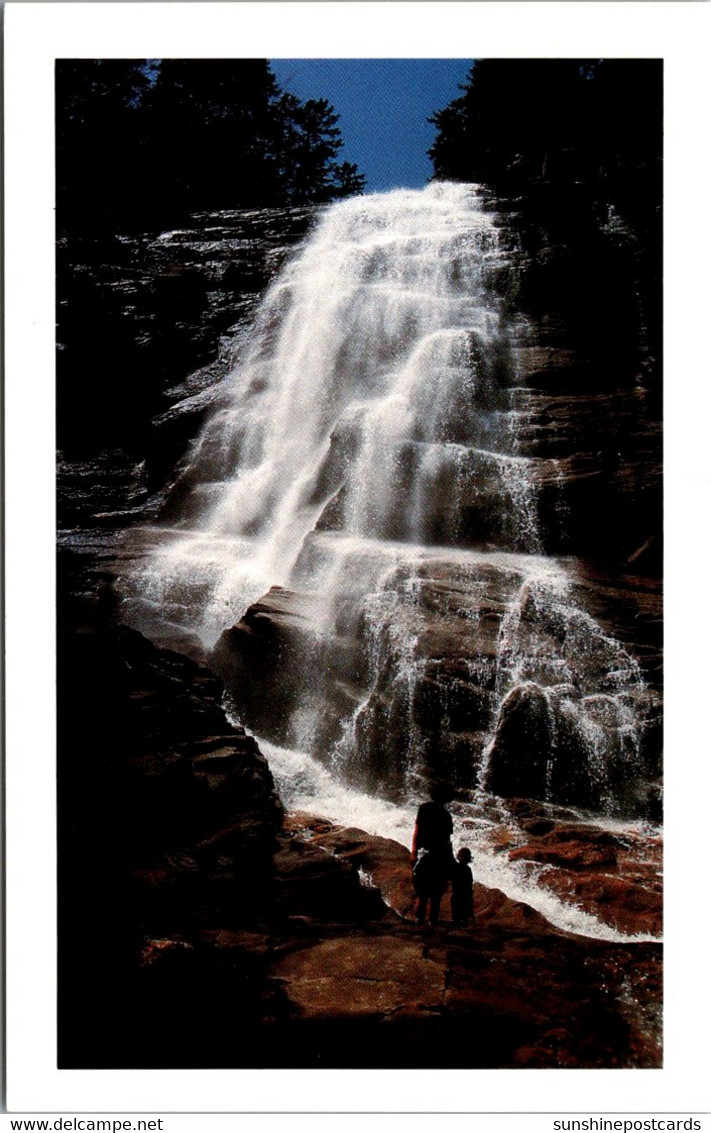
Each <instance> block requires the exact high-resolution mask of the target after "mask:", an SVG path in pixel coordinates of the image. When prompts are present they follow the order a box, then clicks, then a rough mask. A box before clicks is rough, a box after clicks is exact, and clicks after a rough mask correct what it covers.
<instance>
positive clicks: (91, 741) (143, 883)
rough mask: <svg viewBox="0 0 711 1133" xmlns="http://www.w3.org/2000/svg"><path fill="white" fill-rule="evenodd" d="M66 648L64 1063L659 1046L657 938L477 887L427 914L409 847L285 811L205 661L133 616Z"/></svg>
mask: <svg viewBox="0 0 711 1133" xmlns="http://www.w3.org/2000/svg"><path fill="white" fill-rule="evenodd" d="M60 662H61V664H60V680H61V682H62V686H63V689H62V691H63V696H62V698H61V701H60V703H61V704H62V705H63V708H62V713H61V717H60V743H59V759H60V766H61V771H62V774H61V776H60V796H61V802H62V806H61V809H60V815H61V825H60V831H59V865H60V872H59V884H60V984H59V991H60V1023H61V1026H60V1065H61V1066H62V1067H63V1068H70V1067H76V1068H79V1067H94V1068H102V1067H116V1068H120V1067H134V1068H135V1067H174V1068H179V1067H186V1068H190V1067H210V1066H214V1067H241V1066H243V1067H248V1066H265V1065H266V1066H275V1067H278V1066H284V1067H286V1066H293V1067H309V1066H310V1067H316V1066H324V1067H326V1066H331V1067H351V1068H359V1067H364V1068H367V1067H378V1066H381V1067H398V1066H410V1067H415V1066H422V1067H428V1066H432V1067H435V1066H438V1067H446V1066H451V1067H457V1066H468V1067H479V1066H502V1067H505V1066H512V1067H513V1066H580V1067H583V1066H590V1067H592V1066H600V1067H605V1066H610V1067H612V1066H656V1065H658V1064H659V1049H658V1012H659V995H660V992H659V983H660V973H659V959H660V956H659V954H660V948H659V946H658V945H655V944H635V945H632V944H609V943H605V942H602V941H599V940H590V939H584V938H581V937H574V936H570V935H568V934H566V933H563V932H560V931H558V930H556V929H554V928H553V927H552V926H551V925H549V924H548V923H547V922H546V921H545V920H544V919H543V918H542V917H541V916H540V915H539V914H538V913H536V912H534V911H533V910H532V909H530V908H528V907H527V906H525V905H522V904H520V903H517V902H514V901H511V900H509V899H508V898H506V897H505V896H504V895H503V894H502V893H500V892H498V891H496V890H491V889H485V888H484V887H482V886H480V885H477V886H476V889H475V924H474V927H473V928H472V929H469V930H457V931H455V930H453V929H451V928H450V927H449V926H448V925H447V924H446V923H445V924H444V925H443V926H442V927H441V928H438V929H432V930H426V931H422V930H419V929H417V927H416V926H415V925H414V924H413V923H412V921H411V920H410V919H409V914H410V909H411V900H412V894H411V888H410V872H409V862H408V854H407V850H406V849H405V848H404V847H402V846H399V844H398V843H395V842H392V841H390V840H388V839H382V838H377V837H373V836H371V835H368V834H366V833H364V832H363V831H359V830H355V829H350V828H339V827H337V826H334V825H333V824H331V823H328V822H326V821H325V820H323V819H319V818H316V817H313V816H306V815H293V816H288V817H287V818H286V820H284V818H283V811H282V808H281V804H280V803H279V800H278V798H277V797H276V795H275V792H274V787H273V782H272V778H271V774H270V773H269V770H268V767H267V766H266V763H265V761H264V759H263V757H262V756H261V755H260V753H259V751H258V749H257V746H256V744H255V743H254V741H253V740H252V739H251V738H250V737H249V736H247V735H245V733H244V732H243V731H242V730H241V729H240V728H232V727H231V726H230V725H229V724H228V722H227V720H226V718H225V717H224V714H223V712H222V709H221V708H220V704H219V697H220V684H219V682H218V681H217V680H216V678H215V677H214V676H213V675H212V674H211V673H210V672H209V671H208V670H206V669H205V668H203V667H201V666H199V665H197V664H196V663H194V662H192V661H190V660H189V659H187V658H185V657H182V656H180V655H178V654H174V653H171V652H169V651H167V650H159V649H156V648H155V647H153V646H152V645H151V644H150V643H149V642H147V641H146V639H145V638H142V637H141V635H140V634H137V633H135V632H133V631H127V630H125V629H122V628H119V629H115V630H107V631H105V632H102V633H98V632H91V631H90V630H89V629H87V628H84V629H77V630H76V631H75V632H74V633H71V634H64V635H62V639H61V640H60ZM561 836H562V835H561ZM70 1005H71V1006H70ZM107 1018H110V1019H111V1021H112V1025H111V1027H110V1028H106V1027H105V1026H100V1022H101V1020H104V1021H105V1020H106V1019H107ZM137 1018H143V1019H150V1020H152V1024H151V1026H150V1027H147V1028H146V1027H144V1028H142V1029H140V1031H137V1029H136V1019H137ZM236 1020H239V1022H238V1024H237V1023H236Z"/></svg>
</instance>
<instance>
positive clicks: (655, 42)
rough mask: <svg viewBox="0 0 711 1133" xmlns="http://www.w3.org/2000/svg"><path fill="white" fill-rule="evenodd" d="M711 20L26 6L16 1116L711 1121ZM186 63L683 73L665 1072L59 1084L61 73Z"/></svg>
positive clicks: (18, 437) (11, 773)
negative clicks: (57, 213) (515, 64)
mask: <svg viewBox="0 0 711 1133" xmlns="http://www.w3.org/2000/svg"><path fill="white" fill-rule="evenodd" d="M710 15H711V9H710V8H709V6H708V5H706V4H693V3H691V4H688V3H636V4H624V3H623V4H619V3H609V4H596V3H592V4H588V3H575V4H569V5H566V4H560V3H556V2H554V3H541V4H539V3H530V2H524V3H507V4H491V3H483V4H479V3H461V2H460V3H451V4H450V3H430V2H425V3H396V4H383V3H360V4H350V3H337V4H334V3H328V2H326V3H324V2H318V3H314V4H304V3H268V4H241V3H229V4H224V3H223V4H171V5H168V4H165V3H158V4H123V3H118V4H114V3H111V4H86V3H85V4H62V3H58V4H25V3H17V4H15V3H10V4H8V5H7V7H6V77H5V86H6V153H7V173H6V209H7V213H6V215H7V220H6V314H7V335H6V360H7V398H6V407H7V433H6V436H7V450H6V451H7V479H6V496H7V560H6V578H7V594H8V613H7V657H8V669H7V703H8V709H7V780H6V781H7V798H8V817H7V840H8V875H7V879H8V886H7V915H8V922H7V959H8V996H7V1022H8V1106H9V1108H10V1109H11V1110H12V1111H14V1112H18V1111H19V1112H39V1111H45V1112H62V1111H63V1112H67V1111H69V1112H72V1111H75V1112H76V1111H84V1112H90V1111H94V1112H98V1111H104V1112H106V1111H110V1112H126V1111H134V1112H136V1111H144V1112H146V1111H154V1112H155V1111H163V1112H175V1113H186V1112H188V1111H223V1112H225V1111H226V1112H233V1111H242V1112H244V1111H259V1112H273V1111H275V1110H281V1111H283V1110H298V1111H314V1110H317V1111H329V1110H330V1111H343V1110H345V1111H353V1110H370V1111H373V1110H392V1111H403V1110H405V1111H427V1110H442V1111H457V1110H458V1111H460V1112H461V1111H472V1110H473V1111H479V1112H482V1111H487V1110H488V1111H494V1112H499V1111H501V1110H514V1111H548V1112H549V1111H551V1110H558V1109H567V1110H569V1111H571V1112H573V1111H575V1112H578V1113H580V1112H581V1111H588V1112H590V1113H593V1114H594V1113H595V1112H599V1111H600V1110H607V1111H613V1110H618V1111H635V1112H636V1111H641V1110H644V1111H646V1112H652V1111H657V1112H660V1111H663V1110H666V1111H686V1112H689V1111H702V1110H704V1108H708V1103H709V1087H708V1085H707V1077H708V1048H707V1040H706V1034H707V1029H708V1018H709V997H708V975H707V973H708V968H709V964H708V960H707V958H706V944H707V942H708V931H707V926H708V914H707V912H706V906H707V903H708V885H707V884H705V882H706V876H707V873H706V870H707V867H706V868H705V866H704V851H705V846H704V842H703V835H702V831H704V830H705V823H706V820H707V814H708V805H709V803H708V800H709V795H710V793H711V792H709V789H708V788H709V774H708V762H709V760H708V740H707V735H708V731H709V729H708V724H707V723H705V721H704V720H703V717H702V712H703V708H704V707H705V703H704V702H705V700H706V701H708V696H707V694H706V684H707V674H706V672H705V670H704V665H703V656H702V653H701V648H698V649H697V650H696V651H695V650H694V648H693V647H694V641H695V640H697V641H699V644H700V645H701V644H703V643H704V642H705V641H706V640H707V637H708V625H706V624H704V615H706V619H707V618H708V614H707V612H706V606H707V604H708V599H707V597H706V591H707V589H708V586H707V580H706V570H705V567H706V559H705V557H704V555H703V551H704V538H703V528H704V524H705V522H706V520H707V517H708V507H706V508H704V506H703V505H704V503H705V501H706V500H707V499H708V494H707V492H704V489H708V486H709V483H708V482H709V476H708V470H707V469H708V463H707V461H706V459H705V458H706V448H707V447H708V441H707V439H706V435H705V433H706V427H707V422H708V420H709V415H708V394H707V390H706V384H707V382H708V355H709V349H708V346H707V338H708V324H709V313H708V285H707V281H706V275H707V270H708V265H709V263H711V256H710V255H709V250H710V249H709V228H708V222H707V220H706V214H707V200H706V195H707V193H708V189H709V184H710V183H711V179H710V178H709V152H708V123H709V110H710V109H711V105H710V102H711V100H710V99H709V77H708V75H709V66H708V53H709V48H710V47H711V36H710V35H709V27H710V21H709V17H710ZM170 55H175V56H181V55H182V56H189V57H198V56H202V57H210V56H212V57H217V56H223V57H224V56H225V55H235V56H243V57H244V56H267V57H272V58H274V57H278V56H282V57H290V58H294V57H296V56H303V57H314V56H330V57H354V58H355V57H371V58H372V57H381V58H387V57H395V56H399V57H422V58H427V57H466V58H474V57H484V56H499V57H502V56H508V57H515V56H553V55H558V56H575V57H585V58H602V57H605V56H652V57H660V56H663V57H664V59H665V75H666V91H667V94H666V107H667V109H666V123H667V196H666V231H667V239H666V282H667V308H666V310H667V321H666V332H667V346H666V358H667V388H668V389H669V390H670V396H669V398H668V403H667V409H666V437H667V442H666V450H667V478H668V487H669V499H670V500H671V502H672V505H673V506H671V507H670V506H669V505H668V506H667V517H666V533H667V540H668V544H669V545H670V547H671V550H672V555H671V558H670V568H671V569H670V572H669V574H668V583H669V584H670V592H669V597H668V600H667V656H668V659H669V664H668V701H667V759H666V766H667V793H668V797H669V798H670V800H671V802H670V808H669V823H668V839H669V842H668V845H669V850H668V854H667V863H668V864H667V890H666V891H667V899H666V910H667V915H666V936H667V940H668V942H669V943H668V957H667V966H666V972H667V993H666V994H667V999H666V1010H665V1032H666V1033H665V1069H664V1070H659V1071H642V1072H640V1071H633V1072H628V1071H506V1070H501V1071H496V1072H484V1071H451V1072H440V1073H436V1072H434V1071H431V1072H421V1071H420V1072H416V1073H415V1072H407V1071H388V1072H377V1073H376V1072H373V1073H365V1072H358V1071H343V1072H340V1071H299V1072H290V1071H258V1072H254V1071H251V1072H244V1071H239V1070H234V1071H211V1072H202V1071H195V1072H185V1071H179V1072H178V1071H175V1072H173V1071H162V1072H148V1071H144V1072H128V1071H115V1072H114V1071H58V1070H57V1069H56V1065H55V1017H54V1010H55V991H56V989H55V974H54V973H55V954H54V950H55V895H54V864H55V846H54V821H55V817H54V727H55V704H54V640H53V625H54V595H53V561H54V523H53V504H54V499H53V492H54V480H53V476H54V463H53V460H54V457H53V447H54V439H53V436H54V405H53V366H54V362H53V338H54V334H53V323H54V314H53V212H52V210H53V157H52V152H53V122H52V111H53V96H52V85H53V69H54V60H55V58H56V57H79V56H85V57H102V56H105V57H109V56H115V57H120V56H129V57H140V58H147V57H156V58H157V57H161V56H170ZM601 333H604V328H601ZM699 492H700V493H703V494H697V493H699ZM694 713H695V714H696V718H695V716H694ZM705 926H706V927H705ZM89 946H91V945H89ZM535 979H536V973H535V972H531V980H532V982H533V981H535ZM107 1026H110V1020H107ZM159 1029H160V1028H159V1027H158V1030H159ZM452 1120H457V1121H459V1120H460V1119H454V1118H452ZM489 1121H490V1122H491V1127H492V1128H495V1129H497V1128H499V1127H500V1126H499V1123H496V1124H494V1119H493V1118H491V1119H489ZM297 1124H298V1125H299V1126H300V1125H301V1124H302V1122H300V1121H299V1122H298V1123H297ZM409 1124H412V1122H409ZM544 1127H545V1128H552V1119H550V1120H549V1121H548V1122H547V1124H546V1125H545V1126H544V1125H542V1124H541V1125H538V1123H536V1124H535V1126H534V1125H533V1124H531V1122H530V1121H529V1123H528V1125H527V1128H544Z"/></svg>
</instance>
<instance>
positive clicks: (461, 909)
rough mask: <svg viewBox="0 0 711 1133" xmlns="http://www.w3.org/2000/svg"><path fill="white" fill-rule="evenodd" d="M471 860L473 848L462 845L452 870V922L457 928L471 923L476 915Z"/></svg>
mask: <svg viewBox="0 0 711 1133" xmlns="http://www.w3.org/2000/svg"><path fill="white" fill-rule="evenodd" d="M471 860H472V855H471V850H468V849H467V847H466V846H462V848H461V850H460V851H459V853H458V854H457V860H456V862H455V863H454V869H453V871H452V922H453V924H454V927H455V928H462V927H463V926H464V925H467V924H469V922H470V920H472V919H473V917H474V895H473V885H474V880H473V878H472V871H471V869H470V868H469V862H470V861H471Z"/></svg>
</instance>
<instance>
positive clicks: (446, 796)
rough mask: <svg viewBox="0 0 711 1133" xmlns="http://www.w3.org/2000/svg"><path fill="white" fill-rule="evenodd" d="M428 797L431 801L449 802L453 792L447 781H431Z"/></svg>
mask: <svg viewBox="0 0 711 1133" xmlns="http://www.w3.org/2000/svg"><path fill="white" fill-rule="evenodd" d="M430 798H431V799H432V802H433V803H451V801H452V799H453V798H454V792H453V790H452V788H451V787H450V785H449V783H443V782H438V783H432V784H431V786H430Z"/></svg>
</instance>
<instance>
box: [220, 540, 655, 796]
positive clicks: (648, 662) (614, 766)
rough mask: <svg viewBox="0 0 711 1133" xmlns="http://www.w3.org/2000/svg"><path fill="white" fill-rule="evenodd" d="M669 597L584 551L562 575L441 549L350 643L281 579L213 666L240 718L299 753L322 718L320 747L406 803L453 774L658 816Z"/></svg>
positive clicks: (398, 576) (383, 601)
mask: <svg viewBox="0 0 711 1133" xmlns="http://www.w3.org/2000/svg"><path fill="white" fill-rule="evenodd" d="M659 600H660V596H659V592H658V589H656V590H655V589H654V588H650V586H648V585H645V584H644V583H643V582H642V581H641V580H639V579H638V578H636V577H635V576H631V575H629V576H627V575H622V574H621V575H619V576H618V577H617V578H616V579H615V580H614V583H612V582H611V581H610V579H609V578H608V579H607V580H606V582H605V583H604V584H603V583H602V582H601V578H600V574H599V572H598V571H596V570H594V569H593V570H591V569H590V568H589V567H588V566H587V564H585V563H583V562H579V563H577V564H575V566H574V570H573V571H572V572H571V570H570V568H569V567H567V568H566V573H565V575H563V573H561V572H557V571H556V569H555V567H554V566H551V565H550V564H549V565H548V566H544V565H543V564H542V563H541V562H540V561H538V562H537V563H536V564H534V567H533V568H532V566H531V563H530V562H528V561H527V560H525V559H523V558H521V557H516V556H485V555H482V556H479V557H476V556H474V557H472V558H470V560H468V561H467V562H464V563H462V564H460V565H458V566H456V567H455V566H453V565H452V564H451V563H444V562H439V561H437V560H436V559H433V560H432V561H431V562H423V563H422V564H420V566H419V568H418V570H417V572H416V574H415V575H414V576H413V575H412V574H411V573H408V572H407V571H405V570H402V571H400V572H398V571H395V572H394V573H393V575H392V579H391V581H390V583H389V584H388V589H387V590H385V591H384V592H383V593H381V595H380V596H379V599H378V602H376V603H375V604H373V605H371V607H369V608H368V607H366V608H365V609H364V611H363V612H362V613H361V617H360V620H359V619H358V618H356V617H355V616H353V617H352V618H351V621H352V623H353V624H354V625H359V630H358V633H357V634H356V636H355V637H354V638H353V640H352V641H351V643H350V647H349V649H348V646H347V645H346V646H344V642H343V639H342V638H341V637H340V636H332V635H331V634H330V633H329V631H330V629H331V627H330V626H327V627H326V630H325V632H324V624H323V619H322V618H320V617H319V605H318V601H317V599H316V598H315V596H313V595H311V596H301V595H299V594H297V593H295V592H291V591H289V592H286V591H283V590H280V589H279V588H274V589H273V590H272V591H271V592H270V593H269V594H268V595H266V596H265V597H264V598H263V599H261V600H260V601H259V602H258V603H255V605H254V606H252V607H251V608H250V610H249V611H248V612H247V614H246V615H245V618H244V619H243V620H242V621H241V622H240V623H238V624H237V625H236V626H235V627H233V628H232V629H231V630H228V631H226V632H225V633H224V634H223V635H222V637H221V639H220V641H219V642H218V644H217V646H216V649H215V651H214V653H213V657H212V664H213V665H214V667H215V668H216V670H217V671H218V672H220V674H221V675H222V676H223V678H224V679H225V680H226V682H227V684H228V687H229V689H230V691H231V696H232V700H233V705H234V710H235V713H236V715H237V717H238V718H242V719H244V720H245V721H246V722H247V723H248V724H249V725H250V726H252V727H254V728H255V729H256V730H257V731H259V732H260V734H264V735H265V736H267V737H268V738H270V739H273V740H274V741H275V742H277V743H281V744H285V745H287V746H293V747H299V745H300V743H303V738H302V737H301V736H300V734H299V731H298V723H299V721H300V720H302V719H303V717H304V714H305V713H308V714H309V719H310V721H311V725H310V727H311V731H310V738H311V743H312V745H313V746H312V750H315V751H319V750H320V751H322V752H327V751H329V750H332V749H333V746H334V745H336V746H337V750H338V753H339V767H340V769H341V771H342V772H343V773H345V774H346V775H348V776H350V777H351V779H352V780H353V781H354V782H360V783H363V782H365V783H367V784H369V785H370V786H372V787H375V788H376V789H378V790H382V791H385V792H386V793H388V794H391V795H392V796H393V797H395V798H397V797H399V793H400V792H402V790H403V785H404V784H405V783H409V784H410V785H412V784H413V782H414V781H415V780H416V779H417V778H419V781H420V783H421V788H420V789H424V787H425V786H426V784H427V782H429V781H432V780H433V779H436V778H438V777H442V776H444V777H445V778H446V779H448V780H449V781H450V782H451V783H453V784H454V785H455V786H457V787H460V788H462V789H465V790H467V789H471V787H472V786H473V785H477V784H478V785H480V786H484V787H485V788H486V789H488V790H490V791H492V792H493V793H494V794H496V795H500V796H504V797H515V796H524V797H529V798H534V799H544V800H547V801H549V802H556V803H562V804H568V805H577V806H583V807H589V808H591V809H593V810H597V811H602V812H609V813H621V814H642V815H649V816H650V817H657V815H656V814H654V813H653V809H654V805H655V804H654V800H653V798H652V797H651V796H650V788H649V785H650V782H652V781H653V780H654V779H655V778H656V777H657V776H658V774H659V765H658V753H659V747H658V738H659V737H658V724H659V721H658V715H659V703H658V692H657V689H656V687H655V685H656V680H657V676H658V666H659V661H660V643H659V640H658V636H657V632H656V631H657V626H658V615H659ZM386 607H387V608H386ZM586 611H593V612H594V614H595V618H593V616H592V613H588V612H586ZM369 618H370V619H371V620H370V621H369ZM608 625H609V626H614V627H615V629H616V633H617V636H616V637H613V636H611V634H608V630H607V626H608ZM344 649H345V653H344ZM349 650H350V651H349ZM345 662H347V663H345ZM341 670H343V671H344V672H345V673H349V672H350V674H351V681H350V683H347V682H346V680H345V678H344V677H343V676H341V675H340V673H341ZM353 674H358V680H357V681H354V680H353V679H352V675H353ZM413 777H414V778H413ZM650 808H651V809H650Z"/></svg>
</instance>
